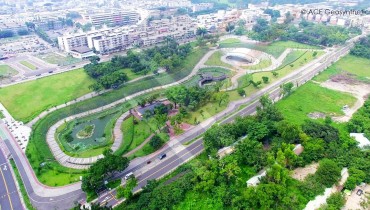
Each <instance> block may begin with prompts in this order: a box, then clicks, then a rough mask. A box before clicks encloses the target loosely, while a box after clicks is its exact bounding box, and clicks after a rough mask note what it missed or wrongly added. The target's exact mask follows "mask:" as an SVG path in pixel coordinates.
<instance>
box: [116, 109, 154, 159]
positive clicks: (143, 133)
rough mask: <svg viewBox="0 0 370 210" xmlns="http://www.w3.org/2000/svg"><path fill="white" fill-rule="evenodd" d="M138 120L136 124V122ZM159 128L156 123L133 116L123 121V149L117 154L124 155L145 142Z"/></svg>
mask: <svg viewBox="0 0 370 210" xmlns="http://www.w3.org/2000/svg"><path fill="white" fill-rule="evenodd" d="M134 120H136V122H137V123H136V124H135V123H134ZM156 129H157V127H156V125H155V123H152V122H151V121H150V120H149V122H146V121H140V120H137V119H135V118H134V117H133V116H131V117H129V118H127V119H126V120H125V121H123V123H122V126H121V130H122V133H123V142H122V145H121V149H120V150H119V151H117V154H119V155H123V154H125V153H127V152H129V151H131V150H133V149H135V148H136V147H138V146H139V145H140V144H141V143H143V142H144V141H145V140H146V139H147V138H148V137H149V136H150V135H151V134H152V133H153V132H154V131H155V130H156Z"/></svg>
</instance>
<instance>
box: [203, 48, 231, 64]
mask: <svg viewBox="0 0 370 210" xmlns="http://www.w3.org/2000/svg"><path fill="white" fill-rule="evenodd" d="M223 55H224V54H223V53H222V52H221V51H216V52H214V53H213V54H212V55H211V57H209V59H208V60H207V62H206V63H205V65H208V66H223V67H226V68H233V66H232V65H230V64H227V63H224V62H222V61H221V57H222V56H223Z"/></svg>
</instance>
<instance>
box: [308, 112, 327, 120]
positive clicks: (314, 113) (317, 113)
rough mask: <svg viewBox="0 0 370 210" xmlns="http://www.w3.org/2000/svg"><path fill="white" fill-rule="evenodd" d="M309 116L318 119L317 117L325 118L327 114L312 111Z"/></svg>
mask: <svg viewBox="0 0 370 210" xmlns="http://www.w3.org/2000/svg"><path fill="white" fill-rule="evenodd" d="M307 117H309V118H311V119H314V120H316V119H324V118H325V117H326V115H325V114H324V113H322V112H311V113H309V114H308V115H307Z"/></svg>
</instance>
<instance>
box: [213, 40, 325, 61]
mask: <svg viewBox="0 0 370 210" xmlns="http://www.w3.org/2000/svg"><path fill="white" fill-rule="evenodd" d="M220 47H221V48H236V47H245V48H250V49H255V50H259V51H262V52H265V53H267V54H270V55H272V56H274V57H275V58H277V57H279V56H280V55H281V54H282V53H283V52H284V50H285V49H286V48H300V49H319V47H316V46H311V45H306V44H301V43H297V42H293V41H277V42H273V43H271V44H269V45H266V44H253V43H243V42H241V41H237V39H235V38H233V39H230V40H228V39H226V40H223V41H221V42H220Z"/></svg>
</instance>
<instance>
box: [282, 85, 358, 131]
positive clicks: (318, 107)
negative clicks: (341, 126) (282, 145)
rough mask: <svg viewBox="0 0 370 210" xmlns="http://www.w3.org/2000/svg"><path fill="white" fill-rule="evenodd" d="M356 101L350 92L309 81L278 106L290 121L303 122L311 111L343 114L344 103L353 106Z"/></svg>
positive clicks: (336, 114) (335, 114)
mask: <svg viewBox="0 0 370 210" xmlns="http://www.w3.org/2000/svg"><path fill="white" fill-rule="evenodd" d="M355 102H356V98H355V97H353V96H351V95H350V94H347V93H341V92H336V91H334V90H331V89H327V88H324V87H321V86H320V85H319V84H316V83H313V82H308V83H306V84H305V85H303V86H301V87H299V88H298V89H296V90H295V91H294V92H293V93H292V94H291V95H290V96H288V97H286V98H284V99H282V100H280V101H279V102H278V103H277V107H278V108H279V110H280V111H281V112H282V113H283V115H284V117H285V118H286V119H287V120H288V121H290V122H293V123H297V124H301V123H302V122H303V121H304V120H305V119H309V118H308V117H307V114H309V113H311V112H321V113H325V114H328V115H334V116H340V115H342V114H343V112H342V110H341V109H342V107H343V106H344V105H349V106H352V105H353V104H354V103H355Z"/></svg>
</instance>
